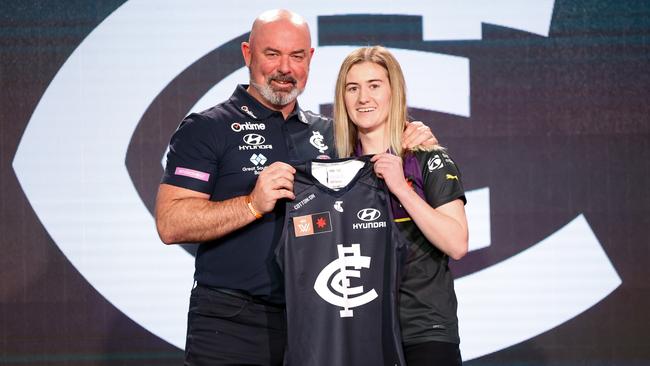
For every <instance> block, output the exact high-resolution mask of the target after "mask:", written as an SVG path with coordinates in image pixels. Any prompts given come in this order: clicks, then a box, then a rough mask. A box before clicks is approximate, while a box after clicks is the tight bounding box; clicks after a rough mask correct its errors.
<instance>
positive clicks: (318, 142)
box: [309, 131, 328, 154]
mask: <svg viewBox="0 0 650 366" xmlns="http://www.w3.org/2000/svg"><path fill="white" fill-rule="evenodd" d="M309 143H310V144H312V146H313V147H315V148H316V149H318V151H319V152H320V153H321V154H324V153H325V150H327V147H328V146H327V145H325V144H324V143H323V135H321V133H320V132H318V131H314V132H313V134H312V136H311V137H310V138H309Z"/></svg>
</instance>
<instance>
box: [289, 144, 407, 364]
mask: <svg viewBox="0 0 650 366" xmlns="http://www.w3.org/2000/svg"><path fill="white" fill-rule="evenodd" d="M294 193H295V195H296V199H295V200H294V201H292V202H288V203H287V207H286V218H285V227H284V233H283V236H282V239H281V241H280V244H279V246H278V249H277V251H278V252H277V254H278V260H279V263H280V266H281V267H282V268H283V273H284V281H285V296H286V304H287V327H288V328H287V333H288V346H287V352H286V355H285V361H286V364H287V365H291V366H294V365H297V366H303V365H327V366H331V365H337V366H364V365H368V366H377V365H390V366H394V365H404V364H405V363H404V361H403V356H402V345H401V336H400V333H399V332H400V331H399V316H398V309H397V303H398V302H397V301H398V299H397V296H398V295H397V294H398V285H399V280H400V279H399V276H398V273H399V267H400V263H401V260H402V256H403V255H402V253H404V252H405V248H404V244H403V243H404V240H403V239H402V238H401V236H400V235H401V234H399V232H398V230H397V229H396V228H395V227H394V223H393V220H392V213H391V210H390V198H389V193H388V190H387V188H386V186H385V184H384V182H383V181H381V180H379V179H378V178H377V177H376V175H375V173H374V171H373V167H372V163H370V162H369V157H367V156H366V157H361V158H356V159H337V160H313V161H309V162H307V163H305V164H301V165H298V166H296V175H295V181H294Z"/></svg>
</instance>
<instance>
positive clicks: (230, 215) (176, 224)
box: [155, 162, 295, 244]
mask: <svg viewBox="0 0 650 366" xmlns="http://www.w3.org/2000/svg"><path fill="white" fill-rule="evenodd" d="M294 173H295V169H294V168H293V167H292V166H290V165H288V164H285V163H281V162H276V163H273V164H271V165H269V166H268V167H267V168H266V169H264V171H263V172H262V173H261V174H260V176H259V177H258V179H257V182H256V183H255V188H253V191H252V192H251V194H250V195H249V196H239V197H234V198H231V199H228V200H224V201H219V202H213V201H210V200H209V198H210V196H209V195H207V194H205V193H201V192H197V191H193V190H190V189H185V188H180V187H176V186H173V185H170V184H164V183H163V184H161V185H160V187H159V189H158V196H157V197H156V210H155V212H156V228H157V229H158V235H159V236H160V239H161V240H162V241H163V242H164V243H165V244H175V243H196V242H204V241H208V240H214V239H217V238H220V237H222V236H224V235H227V234H229V233H231V232H233V231H235V230H237V229H239V228H242V227H244V226H246V225H248V224H250V223H251V222H253V221H255V220H256V217H255V214H254V212H253V211H255V212H258V213H260V214H265V213H267V212H270V211H271V210H273V207H274V206H275V203H276V202H277V200H279V199H282V198H288V199H294V198H295V196H294V195H293V175H294ZM247 197H249V198H250V200H251V202H250V204H251V206H252V210H251V208H249V206H248V202H247Z"/></svg>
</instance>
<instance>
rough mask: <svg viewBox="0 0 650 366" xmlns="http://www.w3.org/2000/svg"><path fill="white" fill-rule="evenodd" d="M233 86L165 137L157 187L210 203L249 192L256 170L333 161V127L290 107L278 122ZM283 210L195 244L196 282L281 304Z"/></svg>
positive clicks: (277, 115) (278, 115) (243, 88)
mask: <svg viewBox="0 0 650 366" xmlns="http://www.w3.org/2000/svg"><path fill="white" fill-rule="evenodd" d="M246 88H247V85H238V86H237V88H236V89H235V92H234V93H233V94H232V96H231V97H230V98H229V99H228V100H226V101H225V102H223V103H221V104H219V105H217V106H215V107H212V108H210V109H207V110H205V111H203V112H200V113H192V114H190V115H189V116H187V117H186V118H185V119H184V120H183V122H182V123H181V124H180V126H179V127H178V129H177V130H176V132H175V133H174V135H173V136H172V138H171V142H170V144H169V153H168V154H167V164H166V167H165V173H164V176H163V178H162V182H163V183H166V184H171V185H174V186H178V187H182V188H187V189H191V190H195V191H198V192H203V193H206V194H209V195H210V200H212V201H223V200H227V199H230V198H233V197H237V196H241V195H246V194H249V193H250V192H251V191H252V190H253V187H254V186H255V182H256V180H257V177H258V175H259V174H260V173H261V172H262V170H263V169H264V168H265V167H266V166H268V165H270V164H272V163H274V162H276V161H283V162H287V163H290V164H295V163H298V162H303V161H306V160H309V159H313V158H317V157H324V156H334V154H335V149H334V146H333V132H332V123H331V121H330V120H329V119H327V118H325V117H323V116H321V115H318V114H315V113H312V112H309V111H303V110H301V109H300V108H299V106H298V105H297V104H296V108H295V109H294V111H293V112H292V113H291V114H290V115H289V116H288V117H287V119H286V120H285V119H284V118H283V116H282V113H280V112H277V111H273V110H270V109H268V108H266V107H264V106H263V105H262V104H261V103H259V102H258V101H257V100H255V99H254V98H253V97H251V96H250V94H248V92H247V91H246ZM283 207H284V205H283V204H278V205H276V209H275V210H274V211H273V212H271V213H268V214H266V215H264V217H263V218H262V219H260V220H257V221H255V222H253V223H252V224H250V225H247V226H245V227H243V228H241V229H239V230H236V231H235V232H233V233H231V234H229V235H226V236H224V237H222V238H219V239H217V240H213V241H209V242H204V243H201V244H200V246H199V248H198V251H197V254H196V261H195V265H196V270H195V273H194V279H195V280H196V281H198V282H199V283H201V284H204V285H207V286H213V287H222V288H229V289H235V290H243V291H246V292H248V293H250V294H251V295H254V296H258V297H260V298H262V299H264V300H266V301H269V302H273V303H284V291H283V286H282V275H281V273H280V271H279V269H278V268H277V265H276V263H275V261H274V251H275V247H276V246H277V243H278V241H279V238H280V234H281V231H282V222H283V219H284V211H283Z"/></svg>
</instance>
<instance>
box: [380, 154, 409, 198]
mask: <svg viewBox="0 0 650 366" xmlns="http://www.w3.org/2000/svg"><path fill="white" fill-rule="evenodd" d="M370 161H371V162H373V163H375V166H374V169H375V174H377V176H378V177H379V178H381V179H383V180H384V181H385V182H386V185H387V186H388V189H389V190H390V191H391V193H393V194H395V195H397V194H398V192H400V191H402V190H404V189H410V188H409V186H408V183H406V178H404V168H403V167H402V158H400V157H399V156H395V155H392V154H389V153H383V154H377V155H375V156H373V157H372V159H370Z"/></svg>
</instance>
